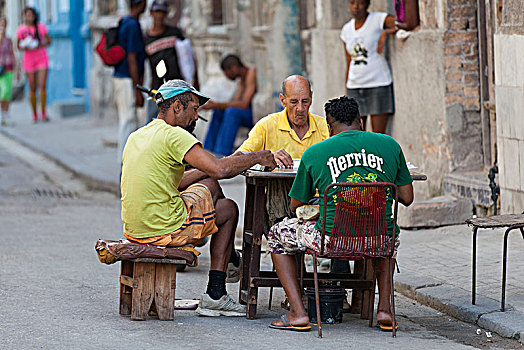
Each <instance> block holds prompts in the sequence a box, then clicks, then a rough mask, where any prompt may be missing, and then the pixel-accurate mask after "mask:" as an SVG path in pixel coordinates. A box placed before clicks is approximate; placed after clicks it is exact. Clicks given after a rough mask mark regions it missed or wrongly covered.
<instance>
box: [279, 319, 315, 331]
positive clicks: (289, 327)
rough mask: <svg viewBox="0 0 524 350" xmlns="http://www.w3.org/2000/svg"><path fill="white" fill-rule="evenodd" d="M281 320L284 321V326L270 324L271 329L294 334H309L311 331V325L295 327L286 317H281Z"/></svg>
mask: <svg viewBox="0 0 524 350" xmlns="http://www.w3.org/2000/svg"><path fill="white" fill-rule="evenodd" d="M280 320H281V321H282V324H283V326H275V325H272V324H270V325H269V328H274V329H281V330H284V331H294V332H309V331H310V330H311V326H310V325H306V326H293V325H292V324H291V323H289V320H288V318H287V316H286V315H282V316H280Z"/></svg>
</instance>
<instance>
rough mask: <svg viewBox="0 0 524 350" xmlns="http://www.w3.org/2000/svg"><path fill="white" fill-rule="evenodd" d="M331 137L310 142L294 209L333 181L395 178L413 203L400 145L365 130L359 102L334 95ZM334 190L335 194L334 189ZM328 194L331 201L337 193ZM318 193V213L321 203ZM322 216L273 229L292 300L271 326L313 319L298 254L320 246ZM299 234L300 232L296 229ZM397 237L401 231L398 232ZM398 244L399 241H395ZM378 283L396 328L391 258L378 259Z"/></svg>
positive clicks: (387, 319)
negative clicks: (301, 286)
mask: <svg viewBox="0 0 524 350" xmlns="http://www.w3.org/2000/svg"><path fill="white" fill-rule="evenodd" d="M324 108H325V112H326V119H327V123H328V126H329V131H330V138H328V139H327V140H325V141H322V142H320V143H317V144H315V145H313V146H310V147H309V148H308V149H307V150H306V151H305V152H304V154H303V156H302V160H301V162H300V166H299V168H298V171H297V175H296V178H295V181H294V182H293V187H292V188H291V191H290V192H289V196H290V197H291V210H292V211H295V210H296V209H297V208H298V207H300V206H302V205H304V204H306V203H308V201H309V200H310V199H311V198H313V197H314V196H315V191H316V189H318V192H319V193H324V189H325V188H326V187H327V186H328V185H329V184H331V183H335V182H391V183H394V184H396V185H397V186H398V199H399V202H400V203H402V204H404V205H405V206H409V205H410V204H411V203H412V202H413V187H412V184H411V183H412V181H413V179H412V177H411V175H410V173H409V170H408V168H407V166H406V161H405V159H404V155H403V153H402V149H401V148H400V146H399V144H398V143H397V142H396V141H395V140H394V139H393V138H391V137H390V136H387V135H383V134H376V133H372V132H365V131H363V128H362V122H361V119H360V115H359V112H358V103H357V102H356V101H355V100H354V99H353V98H348V97H347V96H343V97H340V98H337V99H333V100H330V101H328V102H327V103H326V105H325V106H324ZM335 191H336V190H335V189H334V190H333V194H335ZM328 198H330V200H331V201H332V200H333V195H330V196H329V197H328ZM322 202H323V196H321V197H320V212H321V213H322V210H323V209H322V208H323V203H322ZM392 202H393V199H392V198H391V197H390V198H389V199H388V200H387V206H386V208H387V210H388V211H387V216H388V229H389V231H390V234H391V233H392V230H393V229H396V230H397V233H398V231H399V229H398V227H396V228H393V227H392V226H393V222H392V218H391V212H392V210H391V204H392ZM334 212H335V206H329V207H328V209H327V214H326V234H327V235H329V234H330V233H331V227H332V226H333V219H334V214H335V213H334ZM321 230H322V218H320V219H319V220H318V221H317V222H316V223H315V222H314V221H306V222H301V221H300V222H299V221H298V219H289V218H285V219H284V220H283V221H281V222H279V223H278V224H276V225H274V226H273V227H272V228H271V230H270V231H269V236H268V245H269V249H270V251H271V253H272V254H271V257H272V259H273V264H274V265H275V268H276V271H277V273H278V276H279V278H280V281H281V282H282V286H283V287H284V290H285V291H286V294H287V296H288V299H289V304H290V310H289V312H288V313H287V314H286V315H283V316H282V317H281V319H280V320H277V321H274V322H272V323H271V325H270V327H271V328H277V329H286V330H296V331H304V330H309V329H310V328H311V327H310V326H308V323H309V318H308V316H307V313H306V310H305V309H304V306H303V304H302V298H301V293H300V289H299V285H298V276H297V264H296V260H295V258H294V256H293V255H294V254H295V253H296V252H298V251H299V250H303V249H305V248H309V249H315V250H317V251H319V250H320V248H319V246H320V232H321ZM299 232H300V233H301V234H300V235H299V234H298V233H299ZM397 237H398V236H397ZM395 243H396V244H395V245H396V246H398V242H395ZM374 266H375V269H376V272H377V281H378V288H379V303H378V308H377V322H378V323H379V325H380V326H381V327H382V328H383V329H386V330H390V329H391V328H392V323H393V321H392V318H391V313H390V301H389V295H390V290H389V286H390V281H389V260H387V259H377V260H376V261H375V262H374Z"/></svg>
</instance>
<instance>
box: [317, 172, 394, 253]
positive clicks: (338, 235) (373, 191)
mask: <svg viewBox="0 0 524 350" xmlns="http://www.w3.org/2000/svg"><path fill="white" fill-rule="evenodd" d="M333 187H335V188H336V199H335V200H334V201H333V202H334V203H332V204H330V205H332V206H335V218H334V221H333V227H332V230H331V237H329V242H328V244H327V245H325V244H324V243H325V238H326V237H325V232H326V212H327V205H326V203H328V197H329V192H332V190H331V189H332V188H333ZM388 198H392V199H393V208H392V209H393V235H392V236H389V234H388V227H387V215H386V213H387V209H386V205H387V199H388ZM397 209H398V198H397V186H396V185H395V184H392V183H388V182H368V183H349V182H344V183H333V184H330V185H329V186H327V187H326V189H325V190H324V207H323V212H322V242H321V252H320V254H321V255H329V256H331V257H345V258H350V259H352V260H359V259H367V258H378V257H388V256H392V254H393V251H394V243H393V244H392V242H394V239H395V234H396V223H397Z"/></svg>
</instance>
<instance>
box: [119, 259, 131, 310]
mask: <svg viewBox="0 0 524 350" xmlns="http://www.w3.org/2000/svg"><path fill="white" fill-rule="evenodd" d="M120 276H126V277H129V278H133V263H132V262H131V261H127V260H123V261H122V262H121V265H120ZM132 295H133V288H132V287H130V286H126V285H125V284H123V283H120V303H119V313H120V315H126V316H127V315H131V305H132Z"/></svg>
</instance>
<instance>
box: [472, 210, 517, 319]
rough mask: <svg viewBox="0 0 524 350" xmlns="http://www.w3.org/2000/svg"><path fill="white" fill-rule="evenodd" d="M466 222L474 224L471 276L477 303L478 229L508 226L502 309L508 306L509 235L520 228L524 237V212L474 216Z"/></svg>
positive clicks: (503, 269) (505, 239)
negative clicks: (484, 216) (483, 216)
mask: <svg viewBox="0 0 524 350" xmlns="http://www.w3.org/2000/svg"><path fill="white" fill-rule="evenodd" d="M466 223H468V224H470V225H472V226H473V262H472V272H471V274H472V278H471V304H473V305H475V294H476V285H477V231H478V229H479V228H483V229H486V228H491V229H494V228H500V227H507V229H506V232H504V246H503V249H502V296H501V299H500V310H501V311H504V310H505V308H506V305H505V304H506V267H507V256H508V235H509V233H510V232H511V231H512V230H516V229H519V230H520V233H521V234H522V238H523V239H524V214H508V215H497V216H490V217H486V218H473V219H468V220H466Z"/></svg>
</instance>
